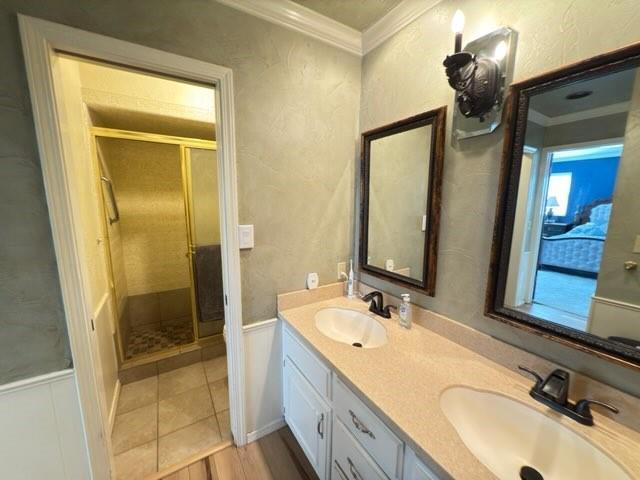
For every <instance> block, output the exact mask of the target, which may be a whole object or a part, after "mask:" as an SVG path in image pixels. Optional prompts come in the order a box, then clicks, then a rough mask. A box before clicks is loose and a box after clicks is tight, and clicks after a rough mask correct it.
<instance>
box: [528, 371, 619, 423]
mask: <svg viewBox="0 0 640 480" xmlns="http://www.w3.org/2000/svg"><path fill="white" fill-rule="evenodd" d="M518 368H519V369H520V370H522V371H523V372H526V373H528V374H529V375H531V376H532V377H534V378H535V379H536V383H535V385H534V386H533V387H531V390H529V395H531V397H532V398H533V399H534V400H537V401H539V402H540V403H543V404H544V405H546V406H547V407H550V408H551V409H552V410H555V411H556V412H559V413H562V414H563V415H566V416H567V417H569V418H571V419H573V420H575V421H576V422H578V423H581V424H582V425H588V426H591V425H593V415H592V414H591V408H590V407H589V405H600V406H601V407H604V408H607V409H608V410H610V411H612V412H613V413H619V412H620V411H619V410H618V409H617V408H616V407H614V406H613V405H610V404H608V403H604V402H601V401H599V400H589V399H586V398H585V399H582V400H578V401H577V402H576V403H571V402H570V401H569V400H568V396H569V380H570V375H569V372H567V371H566V370H561V369H559V368H558V369H556V370H554V371H553V372H551V373H550V374H549V376H548V377H547V378H542V377H541V376H540V375H539V374H538V373H537V372H534V371H533V370H531V369H529V368H527V367H523V366H521V365H519V366H518Z"/></svg>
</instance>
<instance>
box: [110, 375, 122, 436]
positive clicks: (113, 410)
mask: <svg viewBox="0 0 640 480" xmlns="http://www.w3.org/2000/svg"><path fill="white" fill-rule="evenodd" d="M121 388H122V384H121V383H120V379H117V380H116V388H115V389H114V390H113V399H112V400H111V408H110V409H109V425H108V427H109V436H111V434H112V433H113V424H114V423H116V412H117V411H118V400H120V389H121Z"/></svg>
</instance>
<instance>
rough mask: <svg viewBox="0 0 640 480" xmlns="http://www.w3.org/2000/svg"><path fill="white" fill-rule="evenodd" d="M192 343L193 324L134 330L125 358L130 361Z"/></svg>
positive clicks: (131, 333) (130, 335) (132, 330)
mask: <svg viewBox="0 0 640 480" xmlns="http://www.w3.org/2000/svg"><path fill="white" fill-rule="evenodd" d="M192 342H193V325H192V324H191V323H186V324H182V325H163V326H154V327H137V328H132V329H131V332H130V333H129V342H128V344H127V348H126V354H125V357H126V358H127V359H129V358H133V357H135V356H137V355H141V354H145V353H153V352H159V351H161V350H164V349H167V348H171V347H177V346H179V345H186V344H188V343H192Z"/></svg>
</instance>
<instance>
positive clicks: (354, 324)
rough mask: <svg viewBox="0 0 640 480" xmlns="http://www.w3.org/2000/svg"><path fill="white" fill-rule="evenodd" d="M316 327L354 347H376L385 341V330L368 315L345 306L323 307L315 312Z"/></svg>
mask: <svg viewBox="0 0 640 480" xmlns="http://www.w3.org/2000/svg"><path fill="white" fill-rule="evenodd" d="M315 319H316V327H317V328H318V330H320V332H322V333H323V334H324V335H326V336H327V337H329V338H331V339H333V340H336V341H338V342H342V343H347V344H349V345H353V346H354V347H362V348H376V347H380V346H382V345H384V344H385V343H387V331H386V330H385V329H384V327H383V326H382V324H381V323H380V322H378V321H377V320H376V319H375V318H371V317H370V316H369V315H365V314H364V313H361V312H358V311H356V310H349V309H347V308H325V309H322V310H320V311H319V312H318V313H316V316H315Z"/></svg>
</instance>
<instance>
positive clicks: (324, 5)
mask: <svg viewBox="0 0 640 480" xmlns="http://www.w3.org/2000/svg"><path fill="white" fill-rule="evenodd" d="M293 1H294V2H295V3H298V4H300V5H302V6H304V7H307V8H309V9H311V10H314V11H316V12H318V13H320V14H322V15H324V16H325V17H329V18H331V19H333V20H336V21H338V22H340V23H343V24H344V25H347V26H349V27H351V28H354V29H356V30H358V31H363V30H365V29H366V28H367V27H369V26H371V25H372V24H373V23H375V22H376V21H377V20H379V19H381V18H382V17H384V16H385V15H386V14H387V13H389V11H390V10H391V9H392V8H393V7H395V6H396V5H398V4H399V3H400V2H401V1H402V0H293Z"/></svg>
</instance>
